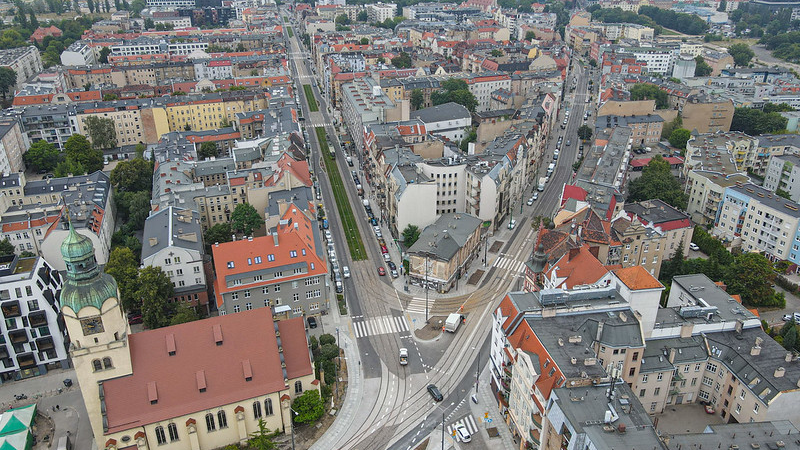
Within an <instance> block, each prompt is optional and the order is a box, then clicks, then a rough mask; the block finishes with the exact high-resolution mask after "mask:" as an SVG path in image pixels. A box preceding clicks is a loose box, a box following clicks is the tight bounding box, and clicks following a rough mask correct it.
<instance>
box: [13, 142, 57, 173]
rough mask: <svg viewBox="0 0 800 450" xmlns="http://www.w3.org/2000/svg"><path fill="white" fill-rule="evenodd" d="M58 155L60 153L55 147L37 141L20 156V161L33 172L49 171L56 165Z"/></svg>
mask: <svg viewBox="0 0 800 450" xmlns="http://www.w3.org/2000/svg"><path fill="white" fill-rule="evenodd" d="M60 155H61V152H59V151H58V148H56V146H54V145H53V144H51V143H49V142H47V141H45V140H38V141H36V142H34V143H33V144H32V145H31V148H29V149H28V151H27V152H25V153H24V154H23V155H22V160H23V161H25V165H26V166H28V167H30V168H32V169H34V170H47V171H51V170H53V169H54V168H55V167H56V164H58V160H59V158H60Z"/></svg>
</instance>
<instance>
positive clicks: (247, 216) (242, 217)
mask: <svg viewBox="0 0 800 450" xmlns="http://www.w3.org/2000/svg"><path fill="white" fill-rule="evenodd" d="M262 225H264V219H263V218H262V217H261V214H259V213H258V211H256V209H255V208H254V207H253V205H251V204H249V203H240V204H238V205H236V208H234V210H233V213H231V229H232V230H233V231H235V232H237V233H241V234H243V235H245V236H252V235H253V231H254V230H258V229H259V228H261V226H262Z"/></svg>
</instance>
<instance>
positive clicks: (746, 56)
mask: <svg viewBox="0 0 800 450" xmlns="http://www.w3.org/2000/svg"><path fill="white" fill-rule="evenodd" d="M728 53H730V55H731V56H732V57H733V63H734V64H736V65H737V66H739V67H747V65H748V64H750V60H751V59H753V56H755V55H756V54H755V53H754V52H753V49H751V48H750V47H749V46H748V45H747V44H742V43H736V44H733V45H731V46H730V47H728Z"/></svg>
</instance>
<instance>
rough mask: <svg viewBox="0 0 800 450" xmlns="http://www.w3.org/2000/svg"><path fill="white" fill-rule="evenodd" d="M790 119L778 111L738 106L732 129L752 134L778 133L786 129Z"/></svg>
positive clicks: (734, 113)
mask: <svg viewBox="0 0 800 450" xmlns="http://www.w3.org/2000/svg"><path fill="white" fill-rule="evenodd" d="M788 123H789V119H787V118H786V117H783V116H782V115H780V113H778V112H775V111H773V112H764V111H762V110H760V109H753V108H736V109H735V110H734V111H733V120H732V121H731V131H741V132H742V133H746V134H749V135H750V136H758V135H761V134H770V133H776V132H779V131H782V130H785V129H786V125H787V124H788Z"/></svg>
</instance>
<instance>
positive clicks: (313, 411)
mask: <svg viewBox="0 0 800 450" xmlns="http://www.w3.org/2000/svg"><path fill="white" fill-rule="evenodd" d="M292 409H293V410H295V411H296V412H297V416H295V417H294V421H295V422H297V423H314V422H316V421H317V420H319V418H320V417H322V414H324V413H325V405H324V404H323V403H322V397H320V396H319V392H318V391H317V390H316V389H310V390H308V391H305V392H303V395H301V396H299V397H297V398H295V399H294V401H293V402H292Z"/></svg>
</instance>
